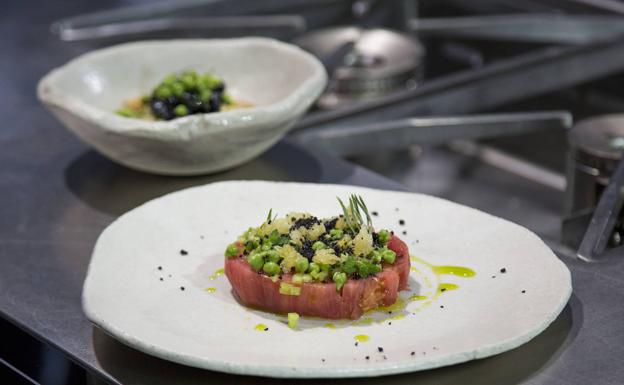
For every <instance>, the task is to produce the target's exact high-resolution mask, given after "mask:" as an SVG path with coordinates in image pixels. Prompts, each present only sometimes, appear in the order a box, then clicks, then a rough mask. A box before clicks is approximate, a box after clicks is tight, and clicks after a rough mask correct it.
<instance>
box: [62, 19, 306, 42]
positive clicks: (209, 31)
mask: <svg viewBox="0 0 624 385" xmlns="http://www.w3.org/2000/svg"><path fill="white" fill-rule="evenodd" d="M305 29H306V22H305V19H304V18H303V17H301V16H298V15H271V16H224V17H186V18H182V17H177V18H160V19H150V20H137V21H127V22H123V23H109V24H103V25H96V26H87V27H82V28H76V27H72V26H70V25H66V24H62V23H61V24H59V25H57V26H56V27H55V31H56V32H57V33H58V34H59V37H60V38H61V40H63V41H82V40H102V39H111V38H123V39H140V38H147V37H149V38H154V37H155V36H156V35H158V34H160V35H161V36H163V37H167V38H173V37H183V36H187V37H193V38H201V37H219V36H229V37H232V36H248V35H254V36H255V35H262V36H278V37H292V36H295V35H298V34H300V33H301V32H303V31H305Z"/></svg>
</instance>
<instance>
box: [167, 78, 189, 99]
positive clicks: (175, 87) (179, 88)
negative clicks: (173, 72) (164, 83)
mask: <svg viewBox="0 0 624 385" xmlns="http://www.w3.org/2000/svg"><path fill="white" fill-rule="evenodd" d="M170 87H171V92H173V95H175V96H177V97H178V98H179V97H181V96H182V95H183V94H184V92H185V91H186V89H185V88H184V84H183V83H181V82H177V81H176V82H175V83H173V84H172V85H171V86H170Z"/></svg>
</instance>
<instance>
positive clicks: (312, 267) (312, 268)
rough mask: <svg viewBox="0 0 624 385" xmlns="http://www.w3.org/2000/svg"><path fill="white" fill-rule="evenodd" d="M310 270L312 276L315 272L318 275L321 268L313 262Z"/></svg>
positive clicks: (309, 267)
mask: <svg viewBox="0 0 624 385" xmlns="http://www.w3.org/2000/svg"><path fill="white" fill-rule="evenodd" d="M308 270H309V271H310V274H312V272H313V271H316V272H317V273H318V272H319V271H321V267H320V266H319V265H318V264H317V263H316V262H311V263H310V266H308Z"/></svg>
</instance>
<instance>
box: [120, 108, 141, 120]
mask: <svg viewBox="0 0 624 385" xmlns="http://www.w3.org/2000/svg"><path fill="white" fill-rule="evenodd" d="M115 112H116V113H117V115H120V116H124V117H126V118H135V117H137V113H136V111H134V110H133V109H131V108H128V107H123V108H120V109H118V110H117V111H115Z"/></svg>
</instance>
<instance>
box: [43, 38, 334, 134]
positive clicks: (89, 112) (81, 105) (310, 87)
mask: <svg viewBox="0 0 624 385" xmlns="http://www.w3.org/2000/svg"><path fill="white" fill-rule="evenodd" d="M176 44H177V45H194V46H210V45H211V44H230V45H231V46H237V45H238V46H244V45H253V44H255V45H261V46H265V47H267V48H270V49H273V50H274V51H275V52H278V53H279V52H287V53H289V54H292V55H297V56H299V57H301V58H302V59H304V60H305V61H306V62H308V63H309V65H310V66H311V67H312V73H311V74H310V76H309V77H308V78H307V79H305V80H303V81H302V83H301V84H300V85H299V86H298V87H297V88H295V89H294V90H292V91H291V93H290V94H289V95H287V96H285V97H283V98H282V99H280V100H278V101H275V102H273V103H270V104H266V105H259V106H253V107H250V108H245V109H234V110H229V111H222V112H217V113H212V114H195V115H190V116H185V117H182V118H178V119H174V120H170V121H146V120H141V119H128V118H124V117H121V116H119V115H117V114H115V113H114V112H113V111H108V110H104V109H102V108H99V107H95V106H92V105H91V104H88V103H86V102H84V101H82V100H81V99H79V98H78V97H76V96H74V95H73V94H70V93H67V92H66V91H64V90H61V89H59V88H58V87H57V86H56V82H57V78H58V77H59V76H61V75H62V74H64V73H66V72H71V71H72V70H74V69H75V68H77V67H79V66H80V65H82V64H84V63H88V62H89V61H90V60H93V59H94V58H99V57H106V56H110V55H115V54H119V53H120V52H121V53H123V52H126V51H131V50H133V49H135V48H137V47H153V46H157V47H158V46H163V45H176ZM326 83H327V73H326V72H325V68H324V67H323V64H321V62H320V61H319V60H318V59H317V58H316V57H315V56H313V55H311V54H310V53H308V52H306V51H304V50H303V49H301V48H299V47H297V46H295V45H293V44H288V43H284V42H281V41H279V40H275V39H269V38H263V37H242V38H230V39H171V40H147V41H136V42H130V43H123V44H118V45H114V46H111V47H106V48H102V49H97V50H95V51H92V52H89V53H85V54H83V55H80V56H78V57H76V58H74V59H72V60H71V61H69V62H67V63H66V64H64V65H62V66H60V67H57V68H54V69H52V70H51V71H50V72H48V73H47V74H46V75H45V76H44V77H43V78H41V80H40V81H39V83H38V85H37V96H38V98H39V99H40V100H41V101H42V102H44V103H45V104H46V105H50V106H55V107H58V108H61V109H63V110H66V111H68V112H70V113H71V114H73V115H76V116H78V117H80V118H81V119H83V120H85V121H88V122H90V123H92V124H95V125H97V126H99V127H102V129H103V130H108V131H112V132H119V133H123V134H125V135H136V136H147V137H153V138H155V139H158V138H159V136H158V135H157V134H159V135H162V134H164V133H167V134H171V135H173V134H175V132H176V131H177V130H179V129H180V127H185V126H194V125H195V124H196V123H199V122H202V123H203V126H202V125H198V127H200V128H201V127H203V128H202V130H203V131H204V132H206V131H207V132H210V133H213V132H218V131H225V130H232V129H244V126H246V124H245V122H246V119H247V118H248V116H250V115H253V116H254V119H255V121H256V123H257V124H259V125H260V124H267V123H271V122H273V121H274V120H275V117H276V116H277V117H281V118H282V120H284V121H287V120H288V119H292V118H293V117H294V116H296V115H298V113H299V112H298V111H301V110H303V108H302V107H305V108H306V109H307V107H308V106H309V105H310V104H312V102H313V101H314V100H315V99H316V98H317V97H318V95H319V94H320V93H321V92H322V91H323V89H324V88H325V84H326ZM103 122H104V123H105V124H104V123H103ZM223 122H227V123H223ZM173 136H174V137H175V135H173Z"/></svg>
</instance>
